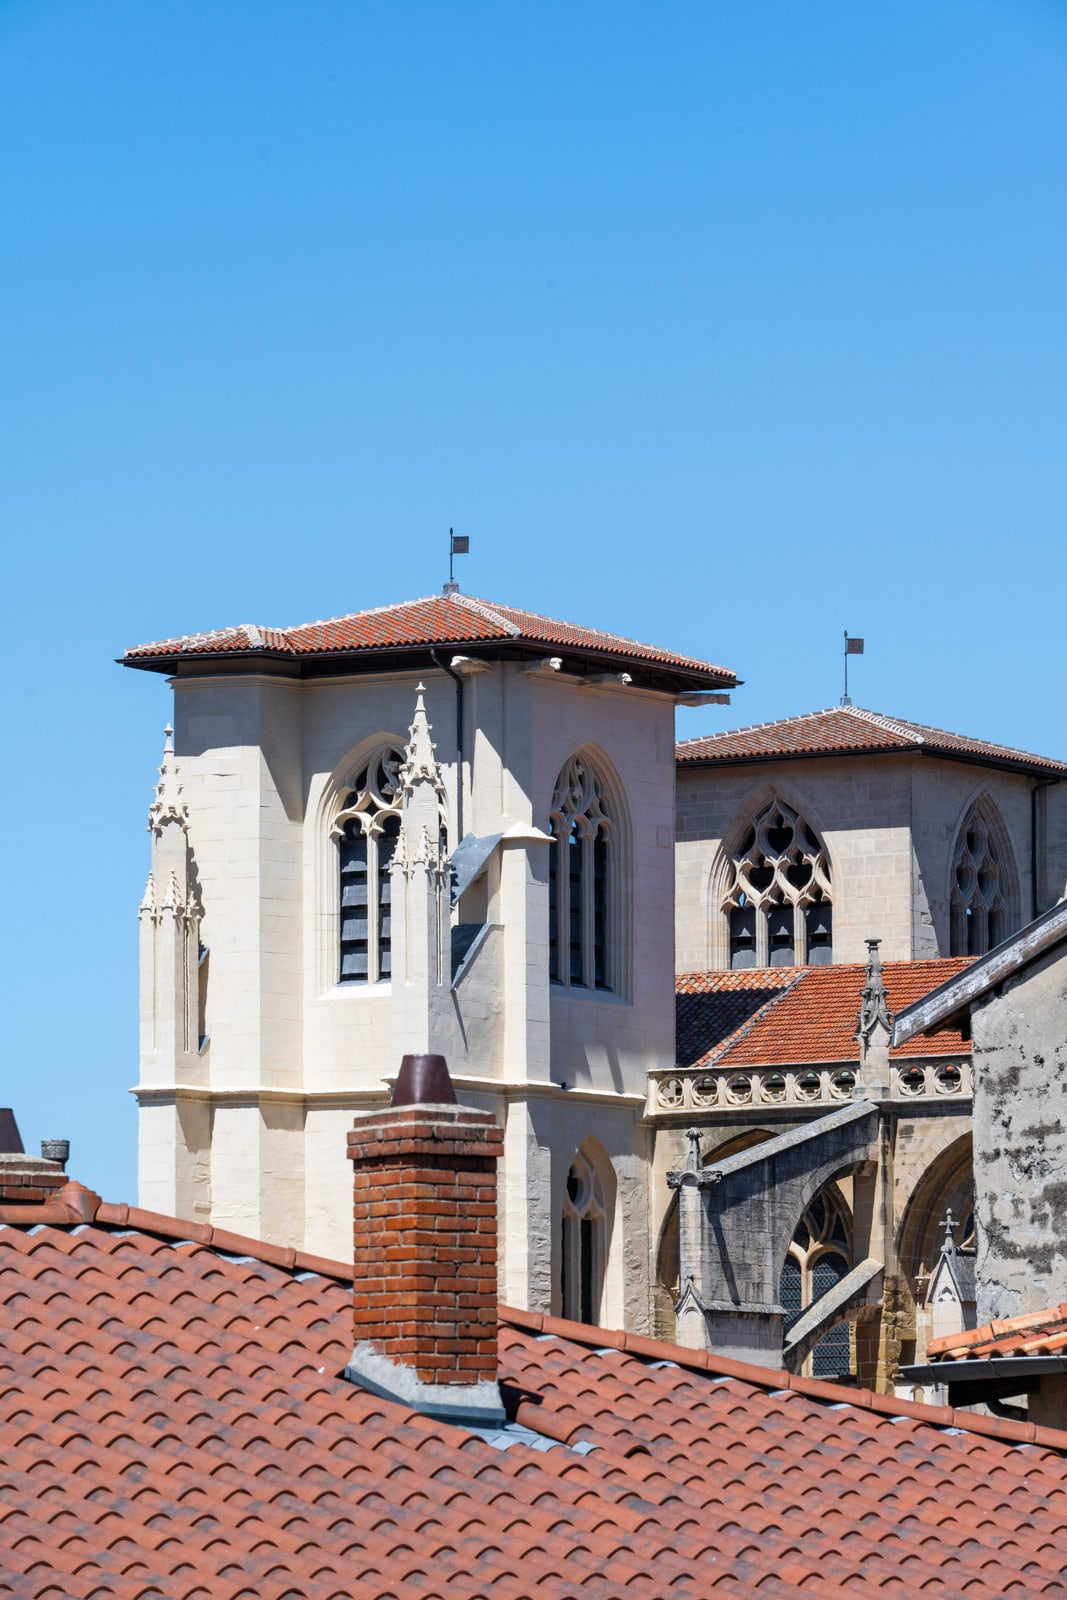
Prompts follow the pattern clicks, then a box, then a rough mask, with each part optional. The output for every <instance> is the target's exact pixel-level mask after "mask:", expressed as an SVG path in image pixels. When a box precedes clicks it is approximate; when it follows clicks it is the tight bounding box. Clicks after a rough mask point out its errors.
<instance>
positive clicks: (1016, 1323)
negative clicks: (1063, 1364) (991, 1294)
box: [926, 1301, 1067, 1364]
mask: <svg viewBox="0 0 1067 1600" xmlns="http://www.w3.org/2000/svg"><path fill="white" fill-rule="evenodd" d="M926 1353H927V1355H928V1356H929V1357H930V1358H931V1359H935V1358H936V1359H938V1360H939V1361H941V1362H944V1363H946V1364H947V1363H950V1362H953V1361H977V1360H980V1359H983V1358H985V1357H987V1356H1051V1355H1057V1356H1067V1301H1064V1303H1063V1304H1062V1305H1058V1306H1049V1307H1048V1309H1047V1310H1045V1311H1021V1312H1020V1313H1019V1315H1018V1316H1017V1317H1005V1318H1003V1319H1002V1320H1001V1321H999V1322H987V1323H986V1324H985V1325H984V1326H983V1327H981V1328H970V1329H968V1330H967V1331H966V1332H965V1333H946V1334H942V1336H941V1338H940V1339H932V1340H931V1341H930V1344H929V1346H928V1347H927V1352H926Z"/></svg>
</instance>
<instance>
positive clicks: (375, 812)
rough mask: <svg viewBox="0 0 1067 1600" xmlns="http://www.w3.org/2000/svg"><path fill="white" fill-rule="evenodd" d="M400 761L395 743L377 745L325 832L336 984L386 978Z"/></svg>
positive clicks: (389, 958) (389, 966)
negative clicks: (336, 870) (335, 932)
mask: <svg viewBox="0 0 1067 1600" xmlns="http://www.w3.org/2000/svg"><path fill="white" fill-rule="evenodd" d="M403 762H404V752H403V750H402V749H401V748H400V747H399V746H398V745H396V744H387V745H384V746H381V747H379V749H378V750H376V751H375V752H374V753H373V754H372V755H371V757H370V758H369V759H368V760H366V761H364V762H363V763H362V765H361V766H360V767H359V769H358V770H357V772H356V773H355V774H354V776H353V778H352V780H351V783H350V784H349V786H348V789H347V792H346V793H345V794H344V801H343V804H342V806H341V809H340V810H339V811H338V813H337V815H336V816H335V818H334V821H333V826H332V827H331V829H330V837H331V838H332V839H336V840H337V841H338V853H339V861H340V869H341V874H340V875H341V908H340V909H341V940H340V943H341V955H340V970H339V972H338V981H339V982H341V983H368V982H370V983H373V982H375V981H377V980H379V979H383V978H388V977H389V976H390V975H391V923H390V906H391V882H390V874H389V866H390V864H391V862H392V859H393V856H394V853H395V851H396V847H397V841H398V839H399V837H400V810H401V802H402V799H403V789H402V783H401V768H402V766H403Z"/></svg>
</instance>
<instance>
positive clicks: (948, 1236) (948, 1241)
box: [941, 1206, 956, 1256]
mask: <svg viewBox="0 0 1067 1600" xmlns="http://www.w3.org/2000/svg"><path fill="white" fill-rule="evenodd" d="M941 1227H942V1228H943V1229H944V1233H945V1242H944V1244H943V1245H942V1246H941V1254H942V1255H943V1256H950V1255H955V1253H956V1220H955V1218H954V1217H953V1215H952V1207H951V1206H949V1208H948V1210H947V1211H946V1212H945V1220H944V1222H943V1223H942V1224H941Z"/></svg>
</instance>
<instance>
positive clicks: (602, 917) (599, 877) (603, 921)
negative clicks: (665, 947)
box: [593, 833, 608, 989]
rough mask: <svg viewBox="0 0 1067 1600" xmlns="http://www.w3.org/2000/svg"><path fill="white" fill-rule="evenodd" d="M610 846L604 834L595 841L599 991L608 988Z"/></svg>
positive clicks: (595, 968)
mask: <svg viewBox="0 0 1067 1600" xmlns="http://www.w3.org/2000/svg"><path fill="white" fill-rule="evenodd" d="M607 920H608V846H607V841H606V839H605V838H604V836H603V834H601V833H598V834H597V836H596V838H595V840H594V841H593V981H594V983H595V984H596V987H597V988H598V989H606V988H607V987H608V977H607V971H608V957H607Z"/></svg>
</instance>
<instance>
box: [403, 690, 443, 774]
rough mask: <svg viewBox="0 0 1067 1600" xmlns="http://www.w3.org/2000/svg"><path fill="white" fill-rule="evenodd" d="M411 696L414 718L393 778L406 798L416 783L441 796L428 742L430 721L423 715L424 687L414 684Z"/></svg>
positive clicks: (431, 744) (432, 749) (433, 751)
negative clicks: (414, 697)
mask: <svg viewBox="0 0 1067 1600" xmlns="http://www.w3.org/2000/svg"><path fill="white" fill-rule="evenodd" d="M415 692H416V699H415V716H414V718H413V720H412V723H411V727H410V728H409V729H408V742H407V744H406V746H405V747H404V761H403V765H402V766H401V768H400V771H399V773H398V774H397V776H398V778H399V780H400V783H401V784H402V785H403V788H404V791H405V793H407V794H411V792H412V790H413V789H414V788H415V787H416V785H417V784H420V783H428V784H431V785H432V787H433V788H434V789H436V790H437V792H438V794H443V792H444V781H443V779H442V777H441V768H440V767H439V766H438V764H437V759H436V749H437V747H436V745H435V744H434V742H433V740H432V739H431V738H430V721H429V718H428V717H427V715H426V702H425V700H424V699H423V695H424V694H425V693H426V685H425V684H424V683H420V684H418V685H417V687H416V691H415Z"/></svg>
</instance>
